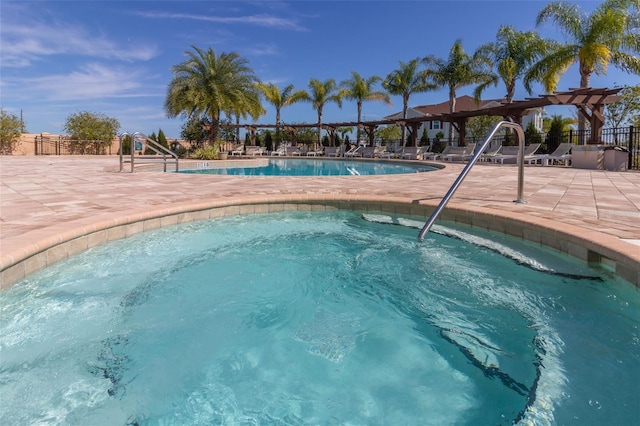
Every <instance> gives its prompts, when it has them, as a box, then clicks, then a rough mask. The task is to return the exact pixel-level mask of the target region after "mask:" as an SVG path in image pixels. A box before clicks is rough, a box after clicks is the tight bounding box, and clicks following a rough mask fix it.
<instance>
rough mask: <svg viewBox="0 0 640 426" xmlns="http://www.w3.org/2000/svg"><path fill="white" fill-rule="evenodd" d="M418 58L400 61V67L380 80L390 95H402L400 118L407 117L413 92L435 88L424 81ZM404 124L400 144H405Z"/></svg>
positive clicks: (405, 130)
mask: <svg viewBox="0 0 640 426" xmlns="http://www.w3.org/2000/svg"><path fill="white" fill-rule="evenodd" d="M419 66H420V58H416V59H412V60H410V61H409V62H407V63H404V62H402V61H400V68H398V69H397V70H394V71H392V72H390V73H389V74H388V75H387V77H386V78H385V80H384V81H383V82H382V87H383V88H384V89H385V90H386V91H387V92H389V93H390V94H392V95H398V96H402V118H403V119H406V118H407V109H408V108H409V98H410V97H411V95H412V94H414V93H422V92H427V91H429V90H435V89H436V86H435V85H433V84H429V83H427V82H426V81H425V78H424V75H423V73H422V72H420V70H419V69H418V67H419ZM406 132H407V129H406V126H402V144H403V145H404V144H405V142H406V141H405V138H406Z"/></svg>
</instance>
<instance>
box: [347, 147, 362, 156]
mask: <svg viewBox="0 0 640 426" xmlns="http://www.w3.org/2000/svg"><path fill="white" fill-rule="evenodd" d="M361 149H362V147H361V146H360V145H353V146H352V147H351V148H350V149H349V151H347V152H345V153H344V156H345V157H362V153H361V152H360V150H361Z"/></svg>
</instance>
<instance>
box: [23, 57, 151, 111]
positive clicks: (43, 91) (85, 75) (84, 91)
mask: <svg viewBox="0 0 640 426" xmlns="http://www.w3.org/2000/svg"><path fill="white" fill-rule="evenodd" d="M148 78H149V76H148V75H146V74H145V75H143V74H142V72H136V71H133V72H132V71H131V69H130V68H126V67H120V68H118V67H113V66H109V67H106V66H103V65H100V64H88V65H86V66H84V67H83V68H82V69H80V70H77V71H73V72H71V73H68V74H55V75H46V76H43V77H35V78H29V79H21V80H20V84H22V85H25V86H28V87H29V92H30V93H32V94H35V95H36V96H39V97H41V98H42V99H43V100H45V101H49V102H51V101H54V102H55V101H71V100H90V99H104V98H110V97H123V96H127V97H137V96H157V95H158V94H159V93H161V92H160V91H158V92H157V93H153V94H150V93H149V92H148V90H147V89H146V87H147V86H146V81H147V80H148ZM14 90H15V89H14ZM162 95H164V93H162Z"/></svg>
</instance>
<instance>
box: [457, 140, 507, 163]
mask: <svg viewBox="0 0 640 426" xmlns="http://www.w3.org/2000/svg"><path fill="white" fill-rule="evenodd" d="M501 151H502V144H497V145H496V146H490V147H488V148H487V149H485V150H484V152H483V153H482V154H480V157H478V161H484V162H486V161H491V158H493V157H494V156H496V155H500V154H501ZM472 157H473V154H471V155H469V156H467V158H465V160H470V159H471V158H472Z"/></svg>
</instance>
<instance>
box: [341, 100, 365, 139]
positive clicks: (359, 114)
mask: <svg viewBox="0 0 640 426" xmlns="http://www.w3.org/2000/svg"><path fill="white" fill-rule="evenodd" d="M361 117H362V101H358V128H357V130H356V138H357V140H358V143H360V118H361ZM342 139H344V136H343V137H342Z"/></svg>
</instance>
